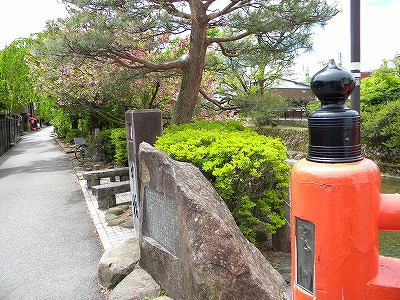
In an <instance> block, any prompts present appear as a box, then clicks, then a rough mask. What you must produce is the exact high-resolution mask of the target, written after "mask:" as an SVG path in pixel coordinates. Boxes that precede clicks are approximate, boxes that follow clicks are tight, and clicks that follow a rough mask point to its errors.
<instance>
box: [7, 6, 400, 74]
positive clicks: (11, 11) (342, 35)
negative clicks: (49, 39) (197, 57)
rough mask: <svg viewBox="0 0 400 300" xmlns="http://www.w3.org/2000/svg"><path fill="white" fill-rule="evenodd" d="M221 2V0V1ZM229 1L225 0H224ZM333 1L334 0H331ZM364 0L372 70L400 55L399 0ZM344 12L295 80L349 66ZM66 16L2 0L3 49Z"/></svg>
mask: <svg viewBox="0 0 400 300" xmlns="http://www.w3.org/2000/svg"><path fill="white" fill-rule="evenodd" d="M220 1H222V0H220ZM224 1H226V0H224ZM328 2H330V3H333V2H335V0H328ZM360 2H361V70H362V71H370V70H374V69H376V68H379V66H380V65H381V64H382V60H383V59H392V58H393V57H394V56H395V55H396V54H400V37H399V36H400V32H399V31H398V30H397V28H398V23H399V21H400V20H398V19H397V18H398V12H400V1H399V0H360ZM336 3H337V4H338V7H339V8H340V9H341V10H342V12H341V13H339V14H338V15H336V16H335V17H334V18H332V19H331V20H330V21H329V22H328V24H327V25H326V26H325V27H324V28H320V27H316V28H315V34H314V36H313V51H312V52H311V53H308V54H302V55H300V57H299V58H298V59H296V67H295V68H294V71H295V72H296V73H297V75H294V76H293V78H292V79H296V80H304V79H305V75H306V73H307V71H308V73H309V75H310V76H312V75H313V74H315V73H316V72H317V71H319V70H320V69H321V68H322V67H321V61H328V60H329V59H331V58H333V59H335V61H336V62H337V63H338V62H340V60H341V61H342V65H343V67H344V68H346V69H350V59H351V58H350V0H336ZM66 16H67V12H66V10H65V7H64V5H63V4H62V3H61V0H1V3H0V49H3V48H4V47H6V46H7V45H9V44H11V43H12V42H13V41H14V40H15V39H18V38H26V37H29V35H30V34H31V33H36V32H40V31H42V30H44V29H45V25H46V21H47V20H53V19H57V18H59V17H61V18H64V17H66Z"/></svg>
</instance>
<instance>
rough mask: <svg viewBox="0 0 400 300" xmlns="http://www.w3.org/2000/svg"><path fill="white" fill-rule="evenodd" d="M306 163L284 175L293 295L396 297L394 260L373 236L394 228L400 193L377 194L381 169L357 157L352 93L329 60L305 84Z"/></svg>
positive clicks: (300, 298) (303, 298) (399, 263)
mask: <svg viewBox="0 0 400 300" xmlns="http://www.w3.org/2000/svg"><path fill="white" fill-rule="evenodd" d="M311 88H312V90H313V92H314V94H315V95H317V96H318V98H319V99H320V100H321V108H320V109H318V110H316V111H315V112H313V113H312V114H310V116H309V119H308V126H309V139H310V140H309V151H308V156H307V159H303V160H300V161H298V162H297V163H296V164H295V165H294V166H293V169H292V174H291V183H290V190H291V208H292V215H291V241H292V298H293V299H294V300H311V299H318V300H338V299H347V300H368V299H371V300H400V259H395V258H388V257H382V256H379V231H380V230H400V195H381V194H380V185H381V178H380V171H379V168H378V166H377V165H376V164H375V163H374V162H373V161H371V160H368V159H364V158H363V157H362V155H361V147H360V144H359V115H358V113H357V112H356V111H354V110H350V109H348V108H347V107H346V106H345V105H344V101H345V100H346V98H347V97H348V95H350V93H351V91H352V89H353V88H354V79H353V77H352V75H351V74H350V73H348V72H347V71H344V70H342V69H340V68H338V67H337V66H336V65H335V63H334V61H330V63H329V65H328V66H327V67H326V68H324V69H323V70H321V71H320V72H318V73H317V74H316V75H314V76H313V78H312V79H311Z"/></svg>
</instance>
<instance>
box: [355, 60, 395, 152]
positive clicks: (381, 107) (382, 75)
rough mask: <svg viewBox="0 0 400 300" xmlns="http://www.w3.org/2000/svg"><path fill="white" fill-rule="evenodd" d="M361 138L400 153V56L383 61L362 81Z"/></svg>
mask: <svg viewBox="0 0 400 300" xmlns="http://www.w3.org/2000/svg"><path fill="white" fill-rule="evenodd" d="M361 118H362V122H361V125H362V131H361V134H362V137H363V138H364V139H365V141H366V142H367V143H369V144H373V145H377V144H381V145H384V146H385V147H386V148H387V149H389V150H391V151H395V152H400V73H399V58H398V57H395V58H394V59H393V60H389V61H386V60H385V61H384V62H383V65H382V66H381V67H380V68H379V69H377V70H375V71H374V72H373V73H372V75H371V76H370V77H367V78H364V79H362V81H361Z"/></svg>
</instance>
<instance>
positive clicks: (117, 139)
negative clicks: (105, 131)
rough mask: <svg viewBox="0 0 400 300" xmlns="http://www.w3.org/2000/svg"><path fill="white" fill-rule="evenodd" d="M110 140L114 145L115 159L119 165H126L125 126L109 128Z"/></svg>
mask: <svg viewBox="0 0 400 300" xmlns="http://www.w3.org/2000/svg"><path fill="white" fill-rule="evenodd" d="M111 142H112V143H113V145H114V147H115V156H114V157H115V160H116V163H117V165H118V166H119V167H124V166H125V167H127V166H128V147H127V143H126V130H125V128H116V129H112V130H111Z"/></svg>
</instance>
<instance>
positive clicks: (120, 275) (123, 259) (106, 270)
mask: <svg viewBox="0 0 400 300" xmlns="http://www.w3.org/2000/svg"><path fill="white" fill-rule="evenodd" d="M139 257H140V249H139V241H138V239H135V238H133V239H130V240H127V241H126V242H125V243H123V244H122V245H120V246H118V247H117V248H114V249H110V250H107V251H105V252H104V253H103V256H102V257H101V259H100V262H99V268H98V278H99V284H100V285H102V286H104V287H106V288H113V287H115V286H116V285H117V284H118V283H119V282H120V281H121V280H122V279H124V278H125V277H126V276H127V275H128V274H129V273H131V272H132V271H133V269H134V268H135V266H136V265H137V263H138V261H139Z"/></svg>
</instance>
